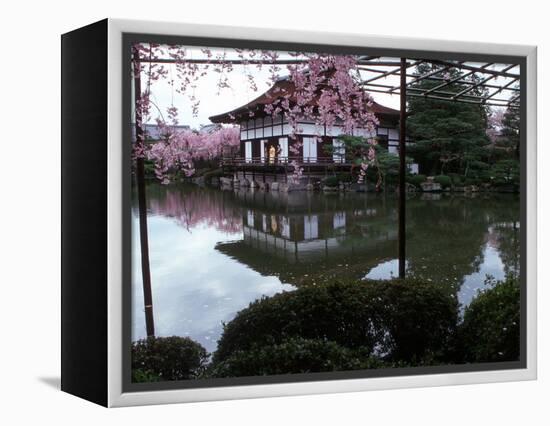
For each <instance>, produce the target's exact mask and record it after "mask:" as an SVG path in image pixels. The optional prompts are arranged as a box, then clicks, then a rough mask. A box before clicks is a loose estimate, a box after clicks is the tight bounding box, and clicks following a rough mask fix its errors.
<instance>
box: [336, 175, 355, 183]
mask: <svg viewBox="0 0 550 426" xmlns="http://www.w3.org/2000/svg"><path fill="white" fill-rule="evenodd" d="M336 177H337V178H338V181H339V182H344V183H349V182H352V181H353V180H354V179H353V177H352V176H351V173H338V174H337V175H336Z"/></svg>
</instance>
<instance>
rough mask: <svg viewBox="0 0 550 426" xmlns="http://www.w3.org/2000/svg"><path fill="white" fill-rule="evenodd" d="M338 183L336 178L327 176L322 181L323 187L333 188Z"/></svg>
mask: <svg viewBox="0 0 550 426" xmlns="http://www.w3.org/2000/svg"><path fill="white" fill-rule="evenodd" d="M338 183H339V181H338V176H328V177H326V178H325V179H324V180H323V185H325V186H330V187H334V186H338Z"/></svg>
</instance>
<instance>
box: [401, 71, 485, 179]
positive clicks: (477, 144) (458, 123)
mask: <svg viewBox="0 0 550 426" xmlns="http://www.w3.org/2000/svg"><path fill="white" fill-rule="evenodd" d="M435 67H436V65H433V64H421V65H419V66H418V67H417V69H416V74H417V75H424V74H426V73H429V72H431V71H433V70H435V69H436V68H435ZM434 76H440V77H441V78H443V79H444V80H446V81H451V80H453V79H455V78H457V77H459V76H460V74H459V71H458V70H456V69H455V70H452V69H451V70H449V71H446V72H445V73H443V72H441V73H438V74H435V75H434ZM469 78H472V77H469ZM474 78H475V77H474ZM472 81H474V82H475V80H472ZM441 83H442V80H431V79H423V80H420V81H418V82H417V83H415V84H413V85H411V89H410V93H413V94H414V93H421V92H420V91H419V90H414V89H430V88H433V87H435V86H437V85H439V84H441ZM466 87H467V86H465V85H464V84H460V82H459V81H457V82H456V83H453V84H451V85H449V86H446V87H444V88H441V89H440V90H441V91H444V92H446V93H447V94H446V95H445V96H449V97H450V96H452V94H454V93H458V92H460V91H461V90H463V89H464V88H466ZM481 94H483V90H482V89H480V88H476V89H474V90H472V91H470V92H468V95H471V96H475V95H481ZM473 99H474V98H472V100H473ZM408 105H409V118H408V119H407V127H408V130H409V136H410V137H411V139H412V141H413V142H414V144H413V145H411V147H410V149H409V153H410V155H411V156H412V157H413V158H414V159H415V161H416V162H418V163H419V166H420V172H421V173H425V174H447V173H458V174H462V175H464V176H471V175H472V174H475V172H476V170H480V169H484V168H487V164H486V163H485V162H484V161H483V160H484V159H485V158H486V149H485V147H486V146H487V145H488V144H489V139H488V137H487V134H486V127H487V109H486V108H485V107H484V106H481V105H475V104H472V103H462V102H456V101H452V100H439V99H433V98H424V97H413V96H410V97H409V99H408Z"/></svg>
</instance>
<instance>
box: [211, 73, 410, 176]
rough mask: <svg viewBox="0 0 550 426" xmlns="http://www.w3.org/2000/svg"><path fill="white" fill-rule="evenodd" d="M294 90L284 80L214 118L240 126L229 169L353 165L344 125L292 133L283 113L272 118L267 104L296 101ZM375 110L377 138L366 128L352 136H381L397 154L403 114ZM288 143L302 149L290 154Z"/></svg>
mask: <svg viewBox="0 0 550 426" xmlns="http://www.w3.org/2000/svg"><path fill="white" fill-rule="evenodd" d="M294 91H295V89H294V85H293V83H292V82H291V81H290V79H289V78H288V77H283V78H280V79H279V80H277V81H276V82H275V84H274V85H273V86H272V87H271V88H270V89H269V90H267V91H266V92H265V93H263V94H262V95H260V96H258V97H257V98H256V99H254V100H252V101H251V102H249V103H247V104H246V105H243V106H240V107H238V108H236V109H234V110H232V111H229V112H226V113H223V114H219V115H215V116H212V117H210V120H211V121H212V122H213V123H224V124H236V125H239V126H240V130H241V137H240V139H241V145H240V150H239V152H238V155H237V156H235V157H233V158H224V163H225V165H228V166H236V167H239V168H240V169H241V170H246V169H247V167H248V168H250V167H254V166H262V165H276V164H279V165H284V164H286V163H288V162H290V161H293V160H294V161H297V163H298V164H300V165H304V164H307V165H308V170H316V169H319V170H320V169H321V168H322V167H325V166H326V165H336V166H338V167H339V168H345V167H346V166H349V165H348V164H346V157H345V147H344V144H343V142H342V141H341V140H339V137H341V136H342V135H343V126H342V125H339V123H336V124H335V125H334V126H331V127H327V126H323V127H322V128H320V127H319V126H316V124H315V123H314V122H313V121H299V122H298V123H297V126H298V128H297V129H292V127H291V124H290V123H288V122H287V121H286V120H285V118H284V116H283V114H280V115H269V114H267V113H266V112H265V106H266V105H268V104H272V103H274V101H276V100H277V99H278V98H280V97H282V96H283V95H287V96H289V97H290V101H291V102H292V101H293V100H295V95H294ZM370 109H371V111H372V112H374V114H375V115H376V118H377V119H378V121H379V124H378V126H377V127H376V131H375V134H373V133H372V132H369V131H368V130H367V129H362V128H357V129H354V131H353V134H352V135H351V136H363V137H376V138H377V140H378V143H379V144H380V145H381V146H383V147H385V148H386V149H388V151H389V152H391V153H395V154H397V153H398V146H399V111H398V110H395V109H392V108H388V107H386V106H383V105H380V104H378V103H376V102H374V101H372V105H371V106H370ZM292 135H294V137H292ZM289 144H296V145H297V147H298V149H296V150H292V149H290V153H289ZM327 147H330V148H329V149H327ZM293 152H295V153H293ZM316 166H317V167H316ZM411 169H412V170H411V171H413V172H414V171H415V170H416V168H415V167H414V166H413V167H412V168H411Z"/></svg>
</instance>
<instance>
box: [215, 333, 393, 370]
mask: <svg viewBox="0 0 550 426" xmlns="http://www.w3.org/2000/svg"><path fill="white" fill-rule="evenodd" d="M385 365H386V364H385V363H384V362H382V361H380V360H379V359H376V358H373V357H368V356H367V357H364V356H363V354H362V353H361V351H360V350H355V351H354V350H351V349H347V348H344V347H342V346H340V345H338V344H337V343H335V342H332V341H327V340H321V339H302V338H289V339H286V340H283V341H282V342H281V343H279V344H274V345H271V346H261V347H260V346H253V347H252V348H250V349H249V350H247V351H236V352H233V353H232V354H231V355H230V356H229V357H228V358H227V359H225V360H224V361H221V362H219V363H218V364H215V365H214V366H213V367H212V369H211V370H210V372H209V375H210V376H212V377H235V376H236V377H240V376H264V375H273V374H295V373H316V372H326V371H342V370H358V369H368V368H381V367H383V366H385Z"/></svg>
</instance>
